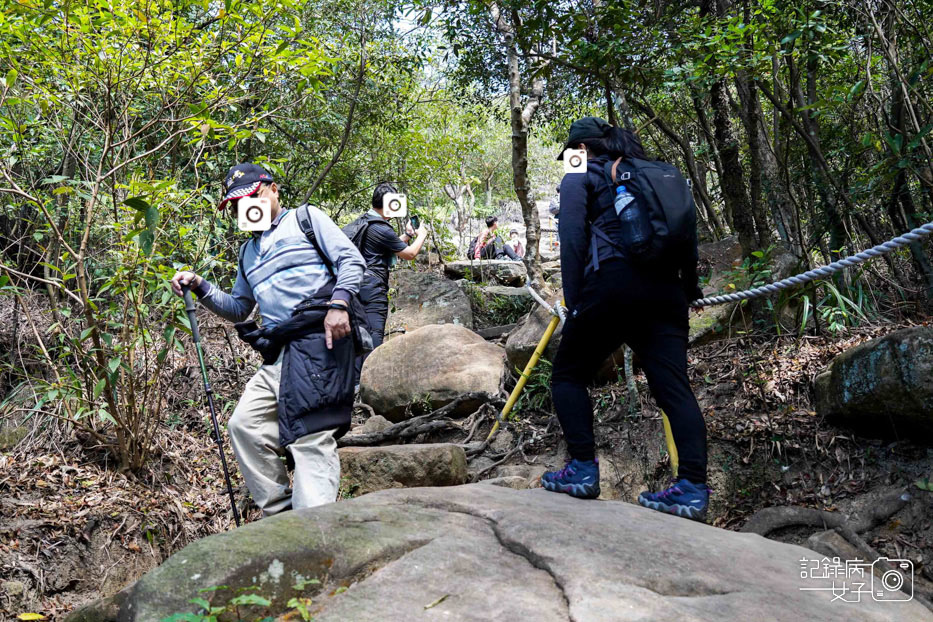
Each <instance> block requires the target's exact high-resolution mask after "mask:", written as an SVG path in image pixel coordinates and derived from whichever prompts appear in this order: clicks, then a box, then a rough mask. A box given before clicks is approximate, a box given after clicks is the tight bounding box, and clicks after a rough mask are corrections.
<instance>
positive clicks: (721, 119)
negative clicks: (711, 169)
mask: <svg viewBox="0 0 933 622" xmlns="http://www.w3.org/2000/svg"><path fill="white" fill-rule="evenodd" d="M710 104H711V106H712V108H713V125H714V127H715V134H714V137H715V139H716V148H717V150H718V151H719V157H720V158H721V159H722V171H721V176H720V180H719V181H720V185H721V187H722V197H723V201H724V202H725V204H726V209H727V210H728V211H729V212H731V213H732V225H733V227H734V228H735V232H736V234H738V237H739V244H740V245H741V246H742V255H743V256H744V257H750V256H751V254H752V252H753V251H756V250H758V248H759V245H758V236H757V235H756V233H755V221H754V217H753V215H752V206H751V203H750V202H749V199H748V194H746V192H745V173H744V171H743V170H742V159H741V156H740V153H739V143H738V140H737V139H736V136H735V130H734V129H733V126H732V120H731V119H730V118H729V100H728V97H727V96H726V83H725V80H717V81H716V82H714V83H713V87H712V89H710Z"/></svg>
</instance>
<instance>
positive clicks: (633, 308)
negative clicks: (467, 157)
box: [542, 117, 709, 520]
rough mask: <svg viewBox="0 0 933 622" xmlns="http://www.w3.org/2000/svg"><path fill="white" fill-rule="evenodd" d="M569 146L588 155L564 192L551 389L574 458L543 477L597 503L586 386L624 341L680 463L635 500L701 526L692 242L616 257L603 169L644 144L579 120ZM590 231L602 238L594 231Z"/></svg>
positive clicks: (704, 499) (598, 122) (704, 491)
mask: <svg viewBox="0 0 933 622" xmlns="http://www.w3.org/2000/svg"><path fill="white" fill-rule="evenodd" d="M567 148H576V149H585V150H586V154H587V171H586V172H585V173H568V174H567V175H565V176H564V179H563V181H562V182H561V185H560V224H559V229H560V240H561V252H560V257H561V276H562V279H563V289H564V299H565V303H566V305H567V308H568V312H569V313H568V318H567V321H566V323H565V325H564V329H563V336H562V338H561V342H560V346H559V348H558V351H557V356H556V357H555V360H554V367H553V374H552V387H551V391H552V396H553V399H554V407H555V409H556V410H557V417H558V419H559V420H560V424H561V428H562V429H563V432H564V438H565V439H566V441H567V449H568V452H569V453H570V457H571V460H570V461H569V462H568V463H567V465H566V466H565V467H564V468H563V469H560V470H559V471H554V472H549V473H546V474H545V475H544V476H543V477H542V484H543V485H544V487H545V488H547V489H548V490H551V491H554V492H564V493H567V494H570V495H572V496H575V497H582V498H593V497H597V496H599V465H598V463H597V461H596V455H595V441H594V437H593V406H592V404H591V402H590V398H589V395H588V393H587V385H588V384H589V383H590V381H591V380H592V379H593V377H594V375H595V374H596V372H597V370H598V369H599V367H600V365H601V364H602V362H603V361H605V360H606V358H607V357H608V356H609V355H610V354H611V353H612V352H614V351H615V350H616V349H617V348H618V347H619V346H620V345H621V344H622V343H627V344H628V345H629V346H630V347H631V348H632V350H633V351H634V352H635V355H636V356H637V357H638V359H639V360H640V362H641V366H642V368H643V369H644V371H645V375H646V376H647V378H648V386H649V387H650V389H651V393H652V395H654V398H655V400H656V401H657V403H658V405H659V406H660V407H661V408H662V409H664V411H665V412H666V413H667V415H668V418H669V420H670V423H671V428H672V430H673V435H674V441H675V444H676V446H677V452H678V456H679V458H680V466H679V473H678V474H677V481H676V483H674V485H672V486H671V487H670V488H668V489H666V490H664V491H662V492H659V493H650V492H644V493H642V494H641V495H640V496H639V503H641V504H642V505H644V506H646V507H650V508H653V509H657V510H661V511H666V512H670V513H674V514H678V515H680V516H684V517H688V518H693V519H697V520H702V519H703V518H705V515H706V507H707V504H708V499H709V489H708V488H707V487H706V485H705V482H706V427H705V423H704V421H703V416H702V414H701V412H700V408H699V406H698V404H697V401H696V398H695V397H694V395H693V391H692V390H691V388H690V382H689V380H688V378H687V332H688V322H687V314H688V303H689V301H691V300H694V299H696V298H700V297H702V292H700V291H699V289H698V287H697V283H698V278H697V273H696V264H697V248H696V239H695V237H694V239H693V240H692V242H691V243H690V244H689V247H688V248H684V249H683V252H681V253H677V254H673V255H671V256H670V257H669V258H668V259H669V260H668V261H666V262H658V264H657V265H652V266H651V267H650V268H645V267H639V266H636V265H634V264H633V263H632V262H631V261H629V260H628V259H627V258H626V257H625V254H624V251H622V248H623V244H622V239H621V221H620V219H619V218H618V216H617V215H616V212H615V210H614V209H613V207H612V199H613V197H614V195H615V192H614V188H611V187H610V185H609V182H608V180H607V179H606V176H605V174H604V173H603V170H604V167H605V165H606V164H607V163H610V162H612V161H613V160H615V159H617V158H629V157H636V158H640V159H646V157H645V154H644V151H643V149H642V146H641V143H640V142H639V141H638V139H637V138H636V137H635V135H634V134H633V133H632V132H630V131H627V130H622V129H620V128H617V127H614V126H611V125H609V124H608V123H606V122H605V121H603V120H602V119H598V118H596V117H585V118H583V119H580V120H578V121H576V122H574V123H573V124H572V125H571V127H570V136H569V139H568V141H567V144H566V145H565V149H567ZM562 156H563V153H561V156H559V157H558V159H561V158H562ZM607 194H608V196H607ZM607 205H608V209H606V206H607ZM594 225H595V226H597V227H598V228H599V230H600V231H602V232H603V233H604V234H605V236H606V237H607V238H609V240H608V241H607V240H605V239H603V237H601V236H594V235H592V234H591V230H592V228H593V226H594ZM610 242H612V243H610Z"/></svg>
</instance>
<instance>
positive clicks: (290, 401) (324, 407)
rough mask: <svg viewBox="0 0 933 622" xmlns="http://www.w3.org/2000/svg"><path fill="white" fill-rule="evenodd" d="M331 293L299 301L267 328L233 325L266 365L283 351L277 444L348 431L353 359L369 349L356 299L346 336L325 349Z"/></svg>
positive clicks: (351, 304)
mask: <svg viewBox="0 0 933 622" xmlns="http://www.w3.org/2000/svg"><path fill="white" fill-rule="evenodd" d="M329 301H330V293H326V295H325V293H324V292H321V293H319V294H318V295H317V296H314V297H312V298H309V299H308V300H305V301H304V302H302V303H301V304H300V305H298V307H297V308H296V309H295V310H294V312H293V313H292V317H291V318H289V319H288V320H286V321H285V322H282V323H281V324H278V325H277V326H275V327H272V328H260V327H258V326H257V325H256V322H241V323H239V324H236V325H235V327H236V329H237V333H238V334H239V335H240V338H241V339H243V341H245V342H246V343H248V344H249V345H250V346H252V347H253V349H254V350H256V351H257V352H259V353H260V354H261V355H262V360H263V362H264V363H265V364H272V363H274V362H275V361H276V360H277V359H278V357H279V353H280V352H281V351H282V349H283V348H284V354H283V355H282V377H281V380H280V381H279V443H280V444H281V446H282V447H285V446H287V445H289V444H291V443H293V442H294V441H296V440H298V439H299V438H301V437H303V436H306V435H308V434H314V433H315V432H322V431H324V430H330V429H334V428H336V429H337V433H336V436H337V437H338V438H339V437H340V436H343V435H344V434H346V432H347V430H349V429H350V413H351V411H352V410H353V388H354V387H353V382H354V361H355V360H356V356H357V354H358V353H360V352H363V351H365V350H367V349H372V340H371V337H370V336H369V331H368V330H367V327H366V320H365V317H366V316H365V314H364V313H363V310H362V307H361V306H360V303H359V300H358V299H357V297H355V296H354V297H352V298H351V300H350V309H349V313H350V326H351V331H350V334H349V335H348V336H346V337H344V338H343V339H338V340H335V341H334V347H333V349H332V350H328V349H327V345H326V343H325V338H324V317H325V316H326V315H327V312H328V311H329V310H330V309H329V308H328V306H327V305H328V302H329Z"/></svg>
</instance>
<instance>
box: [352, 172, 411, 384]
mask: <svg viewBox="0 0 933 622" xmlns="http://www.w3.org/2000/svg"><path fill="white" fill-rule="evenodd" d="M396 192H398V191H397V190H396V189H395V186H393V185H392V184H390V183H387V182H382V183H380V184H378V185H377V186H376V189H375V190H374V191H373V200H372V209H371V210H369V211H368V212H366V213H365V214H363V215H362V216H360V217H359V218H357V219H356V220H354V221H353V222H351V223H350V224H348V225H347V226H346V227H344V228H343V232H344V233H345V234H346V236H347V237H348V238H350V241H351V242H353V244H354V245H355V246H356V247H357V248H358V249H359V250H360V253H361V254H362V255H363V261H365V262H366V272H364V274H363V282H362V284H361V285H360V302H362V303H363V308H364V309H365V310H366V319H367V321H368V323H369V332H370V334H371V335H372V339H373V348H374V349H375V348H376V347H378V346H380V345H382V341H383V339H384V338H385V328H386V320H387V319H388V317H389V269H390V268H391V267H392V266H393V265H394V264H395V260H396V257H397V258H399V259H404V260H410V259H414V258H415V257H417V256H418V253H420V252H421V247H422V246H424V241H425V239H427V236H428V231H427V228H426V227H425V225H424V223H420V226H419V227H418V230H417V231H415V230H414V228H413V227H412V226H411V223H410V222H408V223H406V225H405V227H406V232H405V233H404V234H403V235H402V236H399V235H397V234H396V233H395V229H393V228H392V225H391V224H389V219H388V217H386V216H385V215H384V212H383V205H382V203H383V197H384V196H385V195H386V194H389V193H393V194H394V193H396ZM412 236H414V238H415V239H414V241H413V242H410V243H409V241H410V240H411V237H412ZM368 354H369V353H368V352H367V353H365V354H364V355H363V356H361V357H360V358H359V359H358V360H357V364H356V374H357V382H359V374H360V371H361V370H362V367H363V361H364V360H365V359H366V356H368Z"/></svg>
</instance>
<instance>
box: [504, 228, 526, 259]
mask: <svg viewBox="0 0 933 622" xmlns="http://www.w3.org/2000/svg"><path fill="white" fill-rule="evenodd" d="M505 245H506V246H508V247H509V248H511V249H512V251H513V252H514V253H515V256H516V257H518V258H522V257H524V256H525V247H524V246H523V245H522V241H521V240H519V239H518V230H517V229H512V230H511V231H509V241H508V242H506V243H505Z"/></svg>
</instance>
